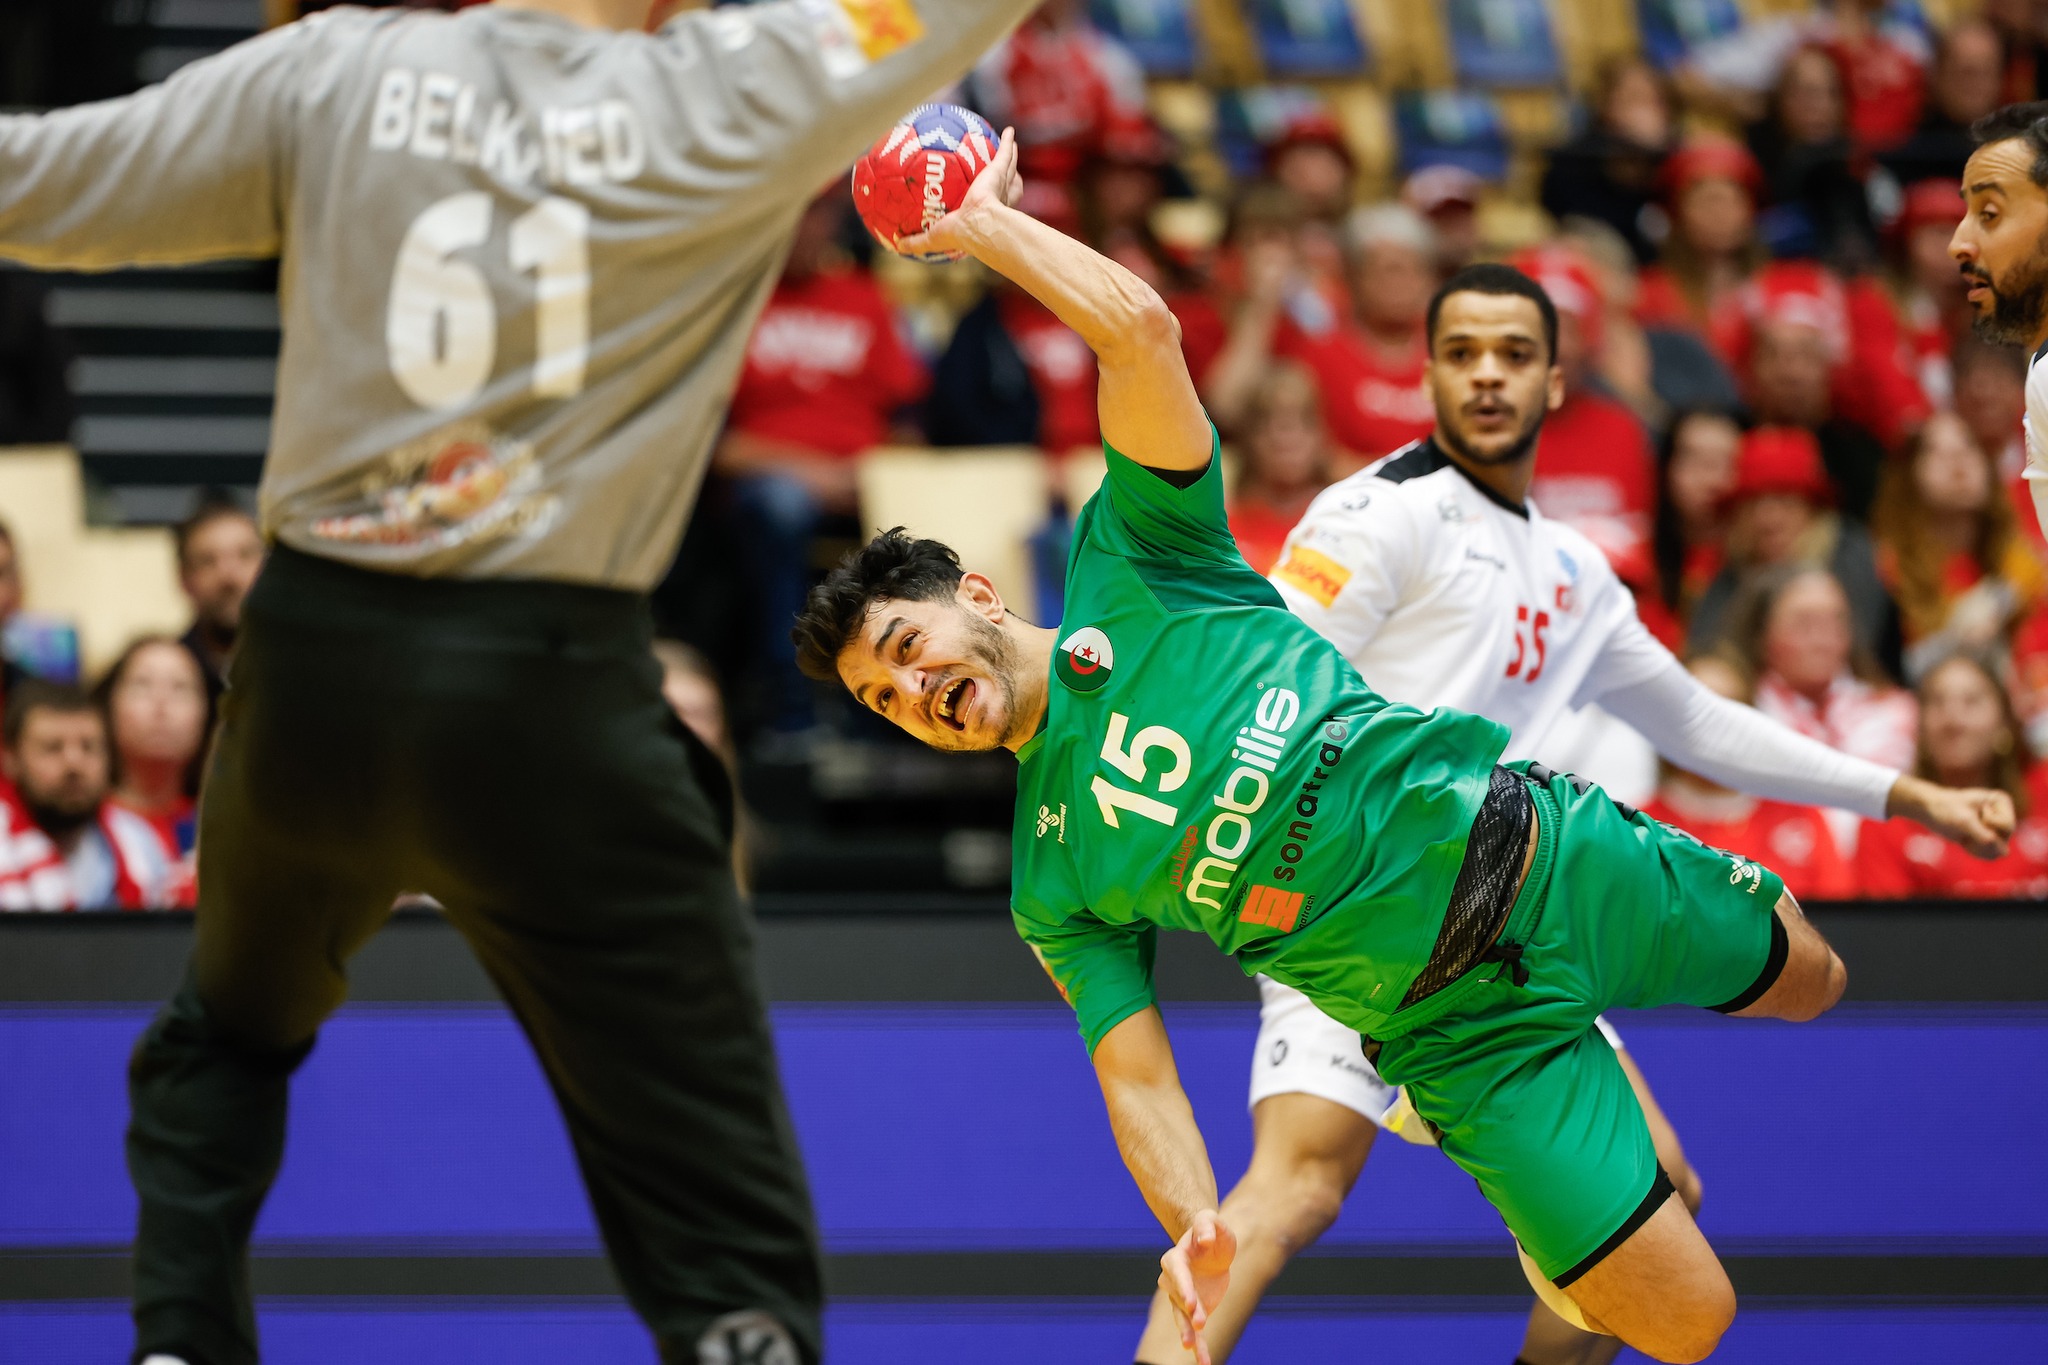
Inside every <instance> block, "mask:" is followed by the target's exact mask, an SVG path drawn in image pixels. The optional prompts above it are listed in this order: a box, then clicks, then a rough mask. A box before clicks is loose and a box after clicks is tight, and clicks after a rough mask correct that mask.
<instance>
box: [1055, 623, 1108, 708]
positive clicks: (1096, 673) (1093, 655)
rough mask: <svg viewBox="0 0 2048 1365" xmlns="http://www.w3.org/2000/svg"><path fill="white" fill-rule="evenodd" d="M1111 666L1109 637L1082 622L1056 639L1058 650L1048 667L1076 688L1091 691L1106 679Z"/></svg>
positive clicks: (1064, 681)
mask: <svg viewBox="0 0 2048 1365" xmlns="http://www.w3.org/2000/svg"><path fill="white" fill-rule="evenodd" d="M1114 667H1116V650H1115V649H1113V648H1111V647H1110V643H1109V637H1108V636H1107V635H1104V634H1103V633H1102V632H1101V631H1099V630H1097V629H1096V628H1095V627H1094V626H1083V627H1081V628H1080V629H1079V630H1077V631H1075V632H1074V633H1073V634H1072V635H1069V636H1068V637H1067V638H1066V639H1064V640H1062V641H1060V652H1059V653H1058V654H1055V655H1054V656H1053V661H1052V671H1053V672H1055V673H1057V674H1059V677H1060V681H1061V682H1063V683H1065V684H1066V685H1067V686H1069V687H1071V688H1073V689H1074V690H1075V691H1076V692H1093V691H1094V690H1095V689H1096V688H1098V687H1100V686H1102V685H1103V684H1104V683H1106V682H1108V681H1109V671H1110V670H1111V669H1112V668H1114Z"/></svg>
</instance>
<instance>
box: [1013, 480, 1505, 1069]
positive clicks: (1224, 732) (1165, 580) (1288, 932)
mask: <svg viewBox="0 0 2048 1365" xmlns="http://www.w3.org/2000/svg"><path fill="white" fill-rule="evenodd" d="M1105 449H1107V448H1106V447H1105ZM1107 453H1108V459H1109V473H1108V476H1107V478H1106V479H1105V480H1104V482H1103V485H1102V488H1101V491H1099V492H1098V493H1097V494H1096V495H1095V496H1094V497H1093V498H1091V499H1090V500H1089V502H1088V505H1087V506H1086V507H1085V508H1083V509H1082V511H1081V517H1080V520H1079V522H1078V523H1077V524H1076V526H1075V530H1074V547H1073V552H1072V554H1071V556H1070V557H1069V559H1068V561H1067V584H1066V588H1067V599H1066V612H1065V619H1064V621H1063V622H1062V624H1061V626H1060V629H1059V633H1058V647H1057V648H1056V649H1055V651H1054V653H1053V668H1052V672H1053V677H1052V680H1051V681H1050V684H1049V687H1048V701H1047V706H1046V716H1045V723H1044V727H1043V728H1042V729H1041V730H1040V731H1039V733H1038V734H1037V735H1035V736H1034V737H1033V738H1032V739H1031V740H1030V742H1029V743H1027V744H1026V745H1025V746H1024V747H1023V748H1022V749H1021V750H1020V751H1019V752H1018V755H1017V760H1018V767H1019V775H1018V784H1017V786H1018V790H1017V821H1016V828H1015V832H1014V839H1015V845H1016V851H1015V872H1014V880H1013V889H1012V900H1011V904H1012V911H1013V913H1014V915H1015V918H1016V922H1017V929H1018V932H1019V933H1020V934H1022V935H1023V937H1024V940H1025V942H1027V943H1029V944H1030V945H1031V947H1032V948H1033V950H1034V951H1035V952H1036V953H1037V954H1038V957H1039V960H1040V961H1041V962H1043V963H1044V964H1045V968H1046V971H1047V972H1048V973H1050V974H1051V976H1052V978H1053V980H1054V981H1055V982H1056V983H1057V984H1058V986H1059V988H1060V992H1061V994H1063V995H1064V996H1065V997H1066V999H1067V1002H1068V1003H1069V1004H1070V1005H1072V1006H1073V1008H1074V1011H1075V1013H1076V1014H1077V1015H1078V1016H1079V1018H1080V1023H1081V1034H1082V1037H1083V1038H1085V1039H1086V1040H1087V1043H1088V1048H1089V1051H1090V1052H1093V1051H1094V1049H1095V1046H1096V1044H1097V1043H1099V1042H1101V1041H1102V1038H1103V1036H1104V1035H1105V1034H1107V1033H1108V1032H1109V1030H1110V1029H1112V1028H1114V1027H1115V1026H1116V1025H1117V1024H1118V1023H1121V1022H1122V1021H1123V1020H1124V1019H1126V1018H1128V1017H1130V1016H1131V1015H1132V1014H1135V1013H1137V1012H1138V1011H1139V1010H1141V1009H1144V1008H1145V1007H1146V1006H1148V1005H1150V1004H1151V1003H1152V1001H1153V994H1152V952H1153V945H1154V936H1155V932H1156V929H1157V928H1158V927H1162V926H1163V927H1165V928H1169V929H1196V930H1200V931H1201V932H1202V933H1205V934H1207V935H1208V936H1209V937H1210V938H1211V939H1213V940H1214V941H1215V943H1216V945H1217V946H1218V947H1219V948H1221V949H1223V951H1224V952H1226V953H1230V954H1232V955H1233V956H1235V957H1236V958H1237V961H1238V964H1239V965H1240V966H1241V967H1243V969H1244V970H1245V972H1246V973H1247V974H1250V973H1253V972H1265V973H1266V974H1268V975H1270V976H1272V977H1274V978H1275V979H1276V980H1279V981H1284V982H1286V983H1288V984H1289V985H1292V986H1295V987H1297V988H1298V989H1300V990H1302V991H1303V992H1305V993H1306V994H1307V995H1309V996H1310V997H1311V998H1312V999H1313V1000H1315V1002H1316V1003H1317V1004H1318V1005H1320V1006H1321V1007H1322V1008H1323V1010H1324V1011H1326V1012H1327V1013H1328V1014H1330V1015H1331V1016H1332V1017H1334V1018H1337V1019H1340V1020H1342V1021H1344V1022H1345V1023H1347V1024H1349V1025H1351V1026H1352V1027H1353V1028H1356V1029H1358V1030H1360V1031H1361V1032H1375V1031H1379V1032H1386V1031H1389V1029H1388V1025H1389V1017H1390V1016H1391V1015H1392V1014H1393V1013H1394V1010H1395V1009H1396V1007H1397V1004H1398V1002H1399V1001H1400V1000H1401V998H1402V996H1403V995H1404V994H1405V993H1406V991H1407V989H1408V986H1409V984H1410V982H1412V981H1413V980H1414V978H1415V976H1416V974H1417V973H1418V972H1420V971H1421V969H1422V967H1423V965H1424V963H1425V962H1427V961H1428V959H1429V955H1430V952H1431V949H1432V948H1433V947H1434V945H1435V942H1436V937H1437V933H1438V931H1439V929H1440V928H1441V927H1442V924H1443V918H1444V910H1445V907H1446V906H1448V904H1449V903H1450V897H1451V886H1452V884H1453V882H1455V881H1456V879H1457V875H1458V868H1459V865H1460V863H1461V862H1462V860H1463V858H1464V853H1465V843H1466V839H1467V836H1468V835H1469V834H1470V832H1471V828H1472V821H1473V819H1474V817H1475V816H1476V815H1477V814H1478V811H1479V805H1480V802H1481V801H1482V800H1483V799H1484V797H1485V795H1486V790H1487V784H1488V781H1489V779H1490V778H1491V775H1492V770H1493V766H1494V763H1495V761H1496V760H1497V759H1498V758H1499V757H1500V754H1501V751H1502V750H1503V749H1504V748H1505V747H1506V744H1507V738H1508V732H1507V730H1506V729H1505V728H1503V727H1501V726H1499V725H1496V724H1494V723H1493V722H1492V721H1489V720H1485V719H1483V718H1481V717H1479V716H1473V715H1467V714H1465V713H1463V712H1459V711H1448V710H1446V711H1418V710H1416V709H1414V708H1413V707H1409V706H1397V705H1394V704H1392V703H1389V702H1387V701H1386V700H1384V699H1383V698H1381V697H1380V696H1379V695H1377V694H1376V693H1374V692H1373V690H1372V689H1371V688H1370V687H1368V686H1366V683H1365V680H1364V679H1363V678H1361V677H1360V676H1359V675H1358V672H1357V670H1355V669H1354V668H1352V666H1351V665H1350V663H1349V662H1347V661H1346V660H1345V658H1344V656H1343V655H1342V654H1339V653H1338V652H1337V650H1336V648H1335V647H1334V646H1332V645H1331V644H1330V643H1329V642H1328V641H1326V640H1324V639H1323V638H1322V637H1321V636H1320V635H1318V634H1316V632H1315V631H1314V630H1313V629H1311V628H1310V627H1309V626H1308V625H1306V624H1304V623H1303V622H1302V621H1300V620H1299V619H1297V618H1296V617H1295V616H1294V615H1293V614H1292V613H1290V612H1289V611H1288V610H1287V609H1286V607H1285V606H1284V605H1282V603H1281V601H1280V597H1279V594H1278V593H1276V592H1275V591H1274V590H1273V588H1272V587H1271V585H1269V584H1268V583H1267V582H1266V580H1265V579H1264V578H1262V577H1260V576H1259V575H1258V574H1256V573H1254V572H1253V571H1252V569H1251V567H1250V566H1249V565H1247V564H1246V563H1245V562H1244V558H1243V556H1242V555H1240V554H1239V553H1238V550H1237V544H1236V542H1235V541H1234V540H1233V539H1232V538H1231V534H1230V529H1229V526H1228V524H1227V523H1226V521H1225V517H1224V509H1223V484H1222V474H1221V472H1220V468H1219V464H1220V462H1219V461H1218V460H1215V459H1213V458H1212V459H1211V460H1210V462H1209V467H1208V468H1207V469H1206V470H1204V471H1203V472H1202V474H1201V475H1200V477H1198V478H1195V479H1194V481H1193V483H1191V484H1189V485H1187V486H1186V487H1180V486H1177V485H1176V484H1175V483H1174V482H1170V481H1169V478H1168V477H1163V476H1162V475H1161V474H1159V473H1157V472H1155V471H1153V470H1149V469H1146V468H1145V467H1143V466H1141V465H1139V464H1137V463H1135V462H1134V461H1132V460H1130V459H1129V458H1127V457H1126V456H1124V455H1122V454H1119V453H1118V452H1117V451H1114V450H1108V451H1107ZM1392 1027H1393V1028H1394V1029H1398V1024H1395V1025H1393V1026H1392Z"/></svg>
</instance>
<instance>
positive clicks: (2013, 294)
mask: <svg viewBox="0 0 2048 1365" xmlns="http://www.w3.org/2000/svg"><path fill="white" fill-rule="evenodd" d="M1970 132H1971V134H1972V135H1973V136H1974V137H1975V138H1976V140H1977V150H1976V151H1975V152H1973V153H1971V155H1970V160H1969V163H1968V164H1967V165H1965V166H1964V167H1963V199H1964V202H1965V204H1966V206H1967V207H1966V210H1965V212H1964V214H1963V221H1962V222H1960V223H1958V224H1957V225H1956V230H1955V235H1954V236H1952V237H1950V238H1949V243H1948V250H1949V254H1950V255H1951V256H1954V257H1955V258H1956V264H1957V265H1958V266H1960V267H1961V268H1962V272H1963V278H1964V280H1965V281H1967V282H1968V284H1969V285H1970V292H1969V300H1970V311H1971V314H1972V319H1971V321H1972V323H1973V326H1974V328H1975V330H1976V333H1977V335H1978V336H1979V337H1981V338H1982V339H1984V340H1985V341H1992V342H1998V343H2001V344H2004V345H2008V346H2025V347H2026V348H2027V349H2028V350H2030V351H2031V352H2032V353H2033V355H2032V358H2031V359H2030V360H2029V361H2028V363H2027V415H2026V421H2025V427H2026V437H2027V468H2026V479H2027V487H2028V488H2029V489H2030V490H2031V491H2032V492H2033V495H2034V512H2035V515H2036V516H2038V517H2039V518H2040V521H2041V526H2042V528H2043V529H2044V530H2048V372H2044V371H2043V369H2042V365H2041V359H2042V357H2043V356H2044V355H2048V100H2036V101H2034V102H2033V103H2030V104H2008V105H2006V106H2005V108H2003V109H2000V110H1999V111H1998V112H1997V113H1995V114H1989V115H1986V116H1985V117H1984V118H1981V119H1979V120H1977V122H1976V124H1975V125H1974V126H1973V127H1972V128H1971V129H1970Z"/></svg>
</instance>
